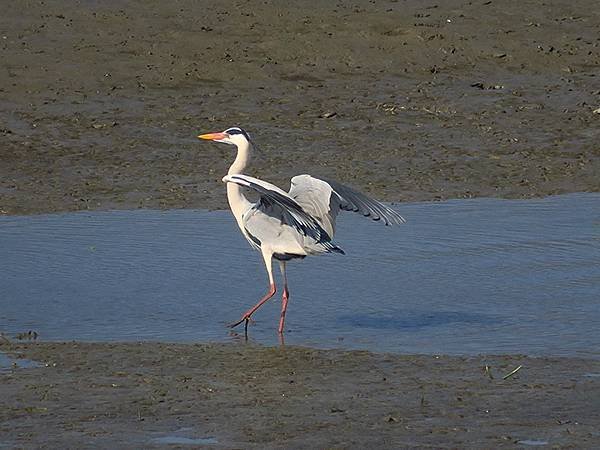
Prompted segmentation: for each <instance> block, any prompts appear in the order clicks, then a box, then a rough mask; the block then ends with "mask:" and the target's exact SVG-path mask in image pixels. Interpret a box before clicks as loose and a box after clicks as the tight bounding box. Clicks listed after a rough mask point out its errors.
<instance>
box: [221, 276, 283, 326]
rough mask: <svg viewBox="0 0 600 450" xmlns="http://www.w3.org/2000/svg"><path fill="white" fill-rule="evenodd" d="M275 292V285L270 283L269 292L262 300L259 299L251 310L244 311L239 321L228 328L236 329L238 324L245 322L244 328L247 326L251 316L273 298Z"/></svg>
mask: <svg viewBox="0 0 600 450" xmlns="http://www.w3.org/2000/svg"><path fill="white" fill-rule="evenodd" d="M275 292H277V288H276V287H275V283H271V285H270V286H269V292H267V294H266V295H265V296H264V297H263V298H261V299H260V301H259V302H258V303H257V304H256V305H254V306H253V307H252V308H250V309H249V310H248V311H246V312H245V313H244V315H243V316H242V318H241V319H240V320H238V321H237V322H235V323H232V324H230V325H229V327H230V328H234V327H237V326H238V325H239V324H240V323H242V322H244V321H246V326H247V325H248V321H249V320H250V316H252V314H254V312H255V311H256V310H257V309H258V308H260V307H261V306H262V305H263V304H264V303H265V302H266V301H267V300H269V299H270V298H271V297H273V296H274V295H275Z"/></svg>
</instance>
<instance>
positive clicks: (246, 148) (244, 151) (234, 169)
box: [227, 140, 250, 175]
mask: <svg viewBox="0 0 600 450" xmlns="http://www.w3.org/2000/svg"><path fill="white" fill-rule="evenodd" d="M249 161H250V143H249V142H248V141H246V140H244V142H242V143H241V144H238V145H237V156H236V157H235V161H233V164H232V165H231V167H230V168H229V172H227V175H236V174H239V173H242V172H243V171H244V169H245V168H246V166H247V165H248V162H249Z"/></svg>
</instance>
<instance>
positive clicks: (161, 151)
mask: <svg viewBox="0 0 600 450" xmlns="http://www.w3.org/2000/svg"><path fill="white" fill-rule="evenodd" d="M0 23H1V25H2V36H0V57H1V58H2V60H3V61H4V62H5V68H4V69H3V70H1V71H0V139H1V140H2V151H1V152H0V214H31V213H45V212H56V211H73V210H81V209H123V208H125V209H131V208H186V207H193V208H224V207H225V206H226V203H225V195H224V189H223V185H222V183H221V177H222V176H223V175H224V174H225V173H226V170H227V167H228V164H229V163H230V162H231V160H232V158H233V155H232V153H231V151H230V150H231V149H230V148H228V147H224V146H219V145H216V144H210V143H206V142H199V141H198V140H197V139H196V138H195V136H196V135H197V134H198V133H199V132H206V131H216V130H222V129H224V128H226V127H228V126H231V125H240V126H243V127H245V128H246V129H248V130H249V131H250V132H251V133H253V135H254V138H255V140H256V141H257V142H258V143H259V145H260V146H261V148H262V158H261V159H260V160H258V161H255V164H254V167H253V168H252V169H251V170H249V173H251V174H253V175H256V176H258V177H262V178H264V179H267V180H270V181H272V182H274V183H276V184H278V185H280V186H283V187H285V186H287V185H288V183H289V178H290V177H291V176H293V175H296V174H298V173H311V174H313V175H321V176H327V177H329V178H334V179H338V180H339V181H342V182H344V183H347V184H350V185H352V186H354V187H356V188H359V189H362V190H364V191H366V192H368V193H370V194H372V195H373V196H376V197H378V198H380V199H382V200H387V201H395V202H396V201H409V200H435V199H446V198H462V197H472V196H491V197H530V196H542V195H549V194H557V193H566V192H577V191H598V190H600V177H598V175H597V174H598V173H600V147H599V146H598V142H599V141H600V135H599V130H600V128H599V127H598V123H599V122H598V121H599V120H600V114H595V113H594V111H595V110H596V109H597V108H600V85H599V82H598V76H600V73H599V72H598V67H599V66H600V47H599V45H600V41H599V40H598V36H597V30H598V26H599V24H600V17H599V15H598V12H597V8H596V3H595V2H594V1H593V0H583V1H582V0H580V1H577V2H572V3H570V4H568V5H567V4H565V3H564V2H561V1H558V0H552V1H547V2H545V3H544V7H543V8H540V7H539V5H538V2H536V1H533V0H529V1H527V0H526V1H522V2H518V3H515V2H509V1H493V2H484V1H481V2H464V1H458V0H450V1H445V2H442V3H436V2H421V1H416V0H409V1H402V2H397V1H389V2H388V1H381V2H379V1H376V2H367V1H362V0H361V1H359V2H354V3H352V4H343V3H342V4H338V5H329V4H327V3H323V2H318V1H314V0H313V1H311V0H308V1H303V2H301V4H294V5H287V6H284V5H276V6H274V5H269V4H265V3H263V2H255V1H250V2H247V3H244V4H243V5H242V4H238V3H235V2H218V3H214V2H192V1H182V2H177V4H165V3H164V2H150V3H148V2H128V3H127V4H123V3H122V2H113V1H107V2H102V3H97V2H75V1H72V2H66V3H65V2H55V1H49V2H44V3H39V2H38V3H23V4H21V5H20V6H19V8H9V9H8V10H7V11H6V12H5V14H3V17H2V19H0Z"/></svg>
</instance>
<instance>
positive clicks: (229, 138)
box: [198, 127, 404, 335]
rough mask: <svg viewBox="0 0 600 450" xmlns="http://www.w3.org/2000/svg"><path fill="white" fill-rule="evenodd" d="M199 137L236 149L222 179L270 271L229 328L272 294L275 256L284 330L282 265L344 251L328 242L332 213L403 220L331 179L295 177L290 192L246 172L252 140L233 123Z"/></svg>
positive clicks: (237, 216)
mask: <svg viewBox="0 0 600 450" xmlns="http://www.w3.org/2000/svg"><path fill="white" fill-rule="evenodd" d="M198 137H199V138H200V139H207V140H211V141H215V142H222V143H225V144H230V145H235V146H236V147H237V156H236V158H235V160H234V162H233V164H232V165H231V167H230V168H229V171H228V173H227V175H226V176H225V177H223V182H225V183H227V200H228V201H229V206H230V207H231V211H232V212H233V215H234V217H235V220H236V221H237V224H238V226H239V228H240V230H241V232H242V234H243V235H244V237H245V238H246V239H247V240H248V242H249V243H250V245H251V246H252V247H254V248H255V249H256V250H258V251H260V252H261V254H262V257H263V260H264V263H265V266H266V268H267V273H268V275H269V289H268V292H267V293H266V294H265V295H264V296H263V297H262V298H261V299H260V300H259V302H258V303H257V304H256V305H255V306H253V307H252V308H250V309H249V310H248V311H246V312H245V313H244V314H243V315H242V317H241V319H240V320H239V321H237V322H235V323H232V324H231V325H230V327H232V328H233V327H236V326H238V325H240V324H241V323H242V322H245V326H246V331H247V327H248V322H249V321H250V318H251V316H252V314H254V312H255V311H256V310H257V309H258V308H260V307H261V306H262V305H263V304H264V303H265V302H266V301H267V300H269V299H270V298H271V297H273V295H275V292H276V286H275V281H274V278H273V259H275V260H277V261H278V262H279V267H280V270H281V275H282V278H283V294H282V303H281V316H280V319H279V328H278V332H279V334H280V335H281V334H282V333H283V329H284V323H285V313H286V310H287V305H288V300H289V290H288V286H287V276H286V264H287V262H288V261H290V260H293V259H302V258H305V257H306V256H308V255H320V254H323V253H341V254H343V253H344V251H343V250H342V249H341V248H340V247H338V246H337V244H335V243H334V242H333V241H332V239H333V235H334V233H335V221H336V217H337V215H338V213H339V212H340V211H341V210H344V211H354V212H357V213H360V214H362V215H363V216H365V217H369V218H371V219H373V220H376V221H381V222H383V223H384V224H385V225H398V224H401V223H403V222H404V219H403V218H402V216H400V214H398V213H397V212H396V211H394V210H393V209H391V208H389V207H387V206H385V205H383V204H382V203H380V202H378V201H376V200H373V199H371V198H369V197H367V196H366V195H364V194H361V193H360V192H357V191H355V190H353V189H351V188H349V187H347V186H344V185H343V184H340V183H337V182H334V181H328V180H322V179H319V178H315V177H312V176H310V175H298V176H295V177H293V178H292V180H291V187H290V190H289V192H285V191H283V190H282V189H280V188H278V187H277V186H275V185H273V184H271V183H267V182H265V181H262V180H259V179H257V178H254V177H251V176H248V175H244V174H243V171H244V169H245V168H246V166H247V164H248V162H249V160H250V153H251V150H252V140H251V138H250V136H249V135H248V133H246V132H245V131H244V130H242V129H241V128H238V127H232V128H228V129H227V130H225V131H222V132H219V133H208V134H201V135H200V136H198ZM244 188H247V189H250V190H253V191H256V192H257V193H258V195H259V199H258V201H257V202H256V203H252V202H250V201H249V200H248V199H247V198H246V196H245V195H244V191H243V190H244Z"/></svg>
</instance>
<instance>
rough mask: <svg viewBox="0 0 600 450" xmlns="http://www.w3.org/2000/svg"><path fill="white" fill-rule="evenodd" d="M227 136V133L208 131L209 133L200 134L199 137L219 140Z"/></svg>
mask: <svg viewBox="0 0 600 450" xmlns="http://www.w3.org/2000/svg"><path fill="white" fill-rule="evenodd" d="M226 137H227V134H226V133H207V134H201V135H200V136H198V139H206V140H209V141H215V140H219V139H225V138H226Z"/></svg>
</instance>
